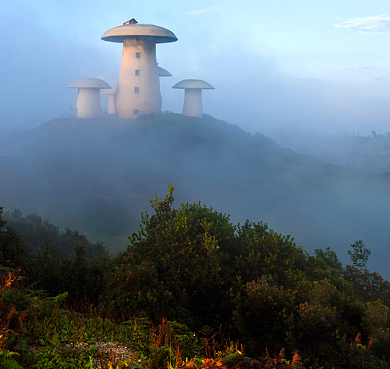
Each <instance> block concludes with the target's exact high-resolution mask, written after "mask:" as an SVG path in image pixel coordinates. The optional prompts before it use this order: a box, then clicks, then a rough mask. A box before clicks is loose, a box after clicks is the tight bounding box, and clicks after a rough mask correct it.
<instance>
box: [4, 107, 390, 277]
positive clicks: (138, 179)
mask: <svg viewBox="0 0 390 369" xmlns="http://www.w3.org/2000/svg"><path fill="white" fill-rule="evenodd" d="M0 144H1V146H0V147H1V149H0V173H1V176H0V206H4V208H5V210H13V209H14V208H16V209H20V210H22V212H23V214H26V213H30V212H37V213H38V214H39V215H40V216H42V218H44V219H49V220H50V221H51V222H53V223H55V224H57V225H59V226H60V227H62V228H65V227H68V228H71V229H77V230H79V231H80V232H81V233H83V234H85V235H86V236H87V237H88V238H90V239H91V240H92V241H100V240H103V241H104V244H105V246H106V247H107V248H109V249H111V251H114V250H117V249H119V248H122V247H123V246H124V245H126V240H127V236H128V235H129V234H130V233H131V232H132V231H134V230H135V229H136V228H137V227H138V224H139V222H140V213H141V212H142V211H145V210H148V209H149V199H151V198H153V197H154V195H155V194H157V195H158V196H160V197H161V196H165V194H166V193H167V187H168V185H171V184H172V185H174V186H175V189H176V190H175V198H176V201H177V202H182V201H183V202H193V201H195V202H197V201H201V202H202V203H203V202H204V203H206V204H207V205H208V206H212V207H213V208H215V209H216V210H219V211H223V212H226V213H230V214H231V219H232V221H233V222H243V221H245V219H250V220H252V221H264V222H267V223H268V224H269V226H270V227H271V228H273V229H275V230H276V231H277V232H280V233H283V234H291V235H292V236H293V237H295V238H296V241H297V243H298V244H302V245H303V246H304V247H305V248H306V249H308V250H313V249H314V248H320V247H327V246H329V247H331V248H332V249H335V250H336V251H338V253H340V257H341V259H343V252H345V250H346V249H347V248H348V247H349V245H350V244H351V243H354V242H355V241H356V240H358V239H363V240H364V241H365V243H366V245H367V247H369V248H371V249H372V250H373V253H372V257H371V259H372V262H373V263H375V262H376V263H377V265H376V266H375V269H376V270H378V271H379V272H381V273H383V274H386V272H387V268H386V267H385V262H386V263H387V264H388V261H389V259H388V258H387V259H386V258H384V257H383V255H382V254H383V253H384V252H385V251H386V249H387V247H388V245H389V242H388V241H389V237H388V234H387V219H389V216H390V206H389V205H390V200H389V196H388V195H387V191H388V190H387V188H386V185H385V184H383V183H382V179H380V178H379V179H378V178H377V179H375V178H373V177H369V176H367V175H365V174H364V173H363V172H361V171H359V170H357V169H351V168H347V167H340V166H336V165H332V164H328V163H326V162H324V161H323V160H320V159H318V158H316V157H313V156H307V155H301V154H297V153H295V152H293V151H292V150H289V149H285V148H282V147H280V146H279V145H277V144H276V143H275V142H274V141H272V140H271V139H269V138H267V137H265V136H264V135H262V134H260V133H256V134H254V135H251V134H250V133H248V132H245V131H243V130H242V129H240V128H239V127H238V126H236V125H232V124H229V123H226V122H224V121H220V120H217V119H214V118H212V117H210V116H207V115H205V116H204V118H203V119H199V118H191V117H184V116H182V115H179V114H162V115H160V116H156V117H140V118H139V119H137V120H121V119H118V118H116V117H111V116H104V117H102V118H99V119H78V118H61V119H55V120H52V121H50V122H48V123H45V124H43V125H42V126H40V127H37V128H34V129H31V130H28V131H23V132H19V133H17V134H14V135H12V136H9V137H7V139H6V140H3V142H0ZM383 182H384V183H387V181H383ZM340 251H341V252H340ZM345 260H347V255H346V252H345ZM381 266H382V268H383V269H381Z"/></svg>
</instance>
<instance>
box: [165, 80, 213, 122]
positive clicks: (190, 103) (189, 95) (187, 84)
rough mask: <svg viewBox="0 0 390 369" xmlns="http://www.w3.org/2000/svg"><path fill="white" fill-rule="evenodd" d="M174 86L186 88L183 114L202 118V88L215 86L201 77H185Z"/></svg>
mask: <svg viewBox="0 0 390 369" xmlns="http://www.w3.org/2000/svg"><path fill="white" fill-rule="evenodd" d="M172 88H183V89H184V90H185V93H184V105H183V111H182V114H183V115H187V116H189V117H199V118H202V116H203V107H202V90H203V89H214V87H213V86H211V85H210V84H209V83H207V82H205V81H202V80H200V79H184V80H183V81H180V82H178V83H176V84H175V85H174V86H173V87H172Z"/></svg>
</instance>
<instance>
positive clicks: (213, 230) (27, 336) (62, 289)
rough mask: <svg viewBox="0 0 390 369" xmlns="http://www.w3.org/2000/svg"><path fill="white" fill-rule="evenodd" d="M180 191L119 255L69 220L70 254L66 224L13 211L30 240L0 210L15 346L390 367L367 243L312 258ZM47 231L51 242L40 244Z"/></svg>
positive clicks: (90, 358) (379, 286) (191, 360)
mask: <svg viewBox="0 0 390 369" xmlns="http://www.w3.org/2000/svg"><path fill="white" fill-rule="evenodd" d="M173 191H174V189H173V187H169V192H168V195H167V196H166V197H165V198H163V199H160V198H158V197H157V196H156V197H155V198H154V199H153V200H152V201H151V206H152V209H153V214H152V215H149V214H148V213H143V214H142V218H141V225H140V228H139V230H138V231H137V232H135V233H133V234H132V235H131V236H130V237H129V241H130V244H129V246H128V247H127V249H126V250H123V251H121V252H119V253H118V254H117V255H116V256H115V257H112V258H111V257H110V256H108V255H107V254H106V253H105V252H101V253H95V254H93V255H92V256H91V255H88V253H87V252H86V249H87V247H86V245H91V244H90V243H89V241H88V240H86V239H85V238H84V237H83V236H80V235H79V234H78V233H77V232H76V231H74V232H73V233H72V232H70V231H68V230H67V232H66V233H65V234H70V233H71V234H74V235H76V237H73V238H71V239H72V240H73V242H74V244H73V248H72V251H71V252H70V253H69V252H68V253H67V254H66V255H65V256H63V257H60V256H59V254H60V253H61V252H62V250H59V249H58V248H59V247H61V243H60V242H59V241H58V240H59V239H61V234H60V233H59V232H58V229H57V228H56V227H54V226H52V225H50V224H49V223H48V222H42V221H41V220H40V218H39V216H37V215H36V214H34V215H33V216H32V217H26V219H25V218H23V217H22V216H21V214H19V213H15V212H14V213H11V214H7V216H8V218H10V217H11V218H19V221H20V224H23V225H24V226H23V227H24V229H25V232H26V233H24V234H23V235H24V238H22V237H21V236H20V235H18V234H17V233H16V232H15V231H14V230H13V229H12V228H11V227H10V226H9V225H8V224H6V223H5V221H4V220H3V219H2V217H1V216H0V222H1V223H0V231H1V233H0V252H1V254H0V265H1V270H0V272H1V273H0V274H1V278H2V279H1V283H2V284H1V286H0V287H1V297H0V298H1V300H0V309H1V311H2V316H6V317H7V319H3V321H1V327H0V328H1V329H2V331H1V333H0V335H1V336H2V340H1V341H0V342H1V347H2V349H3V351H2V353H3V356H4V357H5V356H6V355H8V356H7V359H8V360H11V361H13V362H15V363H16V360H18V361H19V362H20V363H29V364H28V365H30V367H34V368H35V367H36V368H39V367H48V368H49V367H52V366H49V364H47V363H48V362H52V363H57V364H56V366H55V367H72V366H71V364H69V365H68V366H67V364H64V363H63V362H64V361H65V357H68V358H69V357H71V358H72V359H69V363H70V362H71V361H72V360H73V361H72V363H73V364H72V365H73V367H93V366H94V365H95V366H97V365H100V364H97V361H96V358H97V357H99V355H100V357H101V358H102V357H103V356H105V355H106V354H104V351H102V350H101V349H100V348H99V347H100V346H99V345H98V343H99V344H101V343H102V342H108V341H111V342H113V344H114V342H115V344H117V342H121V343H122V345H127V346H129V347H131V348H132V350H133V351H132V352H133V354H134V353H136V354H134V355H135V356H134V357H136V358H137V365H139V366H148V367H156V368H161V367H164V366H167V367H169V366H170V367H177V368H179V367H187V368H200V367H205V368H206V367H210V368H211V367H214V366H215V367H234V366H236V367H239V365H249V366H251V367H252V368H256V367H259V368H260V367H266V365H268V366H267V367H269V368H272V367H274V368H276V367H280V368H282V367H284V368H289V367H294V368H298V367H306V368H309V367H312V368H320V367H325V368H359V369H360V368H373V367H377V368H381V367H383V368H388V367H390V354H389V353H390V331H389V322H388V319H387V315H388V307H387V306H389V305H390V290H389V288H390V286H389V283H388V282H387V281H385V280H383V279H382V278H381V277H380V276H379V275H378V274H376V273H371V272H370V271H369V270H368V269H367V267H366V264H367V260H368V258H369V255H370V250H369V249H368V248H367V247H366V246H365V245H364V243H363V241H361V240H359V241H357V242H355V243H354V244H353V245H351V249H350V250H349V255H350V258H351V265H347V266H345V267H344V266H343V265H342V264H341V263H340V261H339V260H338V258H337V255H336V253H335V252H333V251H332V250H331V249H330V248H326V249H325V250H323V249H317V250H315V253H314V255H309V254H308V253H307V252H305V251H304V250H303V249H302V248H301V247H299V246H297V245H296V244H295V242H294V240H293V239H292V238H291V237H290V236H283V235H281V234H278V233H276V232H274V231H273V230H271V229H268V227H267V225H266V224H265V223H262V222H260V223H252V222H250V221H246V222H245V223H244V224H238V225H233V224H232V223H231V222H230V219H229V216H227V215H226V214H223V213H220V212H217V211H215V210H213V209H211V208H209V207H207V206H206V205H202V204H201V203H193V204H180V205H179V206H178V207H177V208H174V207H173V202H174V198H173ZM12 214H13V215H12ZM0 215H1V214H0ZM28 221H30V222H32V224H36V225H39V227H35V228H34V229H35V231H36V233H35V234H34V236H28V231H27V230H28ZM30 224H31V223H30ZM23 227H22V228H23ZM45 234H47V238H45V237H44V236H45ZM29 240H31V241H29ZM34 240H40V242H41V244H42V243H45V244H46V245H45V247H44V248H43V249H42V248H38V249H35V252H33V251H32V250H31V248H30V247H29V242H35V241H34ZM51 242H52V244H51ZM58 242H59V243H58ZM99 250H100V249H99ZM100 251H104V250H100ZM17 268H20V269H18V270H17ZM22 276H23V277H24V283H23V280H22V279H21V278H22ZM65 302H66V304H65ZM23 321H25V322H27V323H28V324H24V325H23V324H22V323H23ZM238 342H241V345H242V346H240V344H239V343H238ZM80 345H81V346H80ZM28 346H30V350H28ZM31 347H33V350H32V351H31ZM60 348H61V349H60ZM80 348H83V350H81V349H80ZM244 351H245V353H244ZM12 353H14V354H12ZM16 354H20V356H12V355H16ZM10 355H11V356H10ZM245 355H246V359H244V358H245ZM106 356H107V355H106ZM248 356H249V357H251V358H254V359H256V360H257V361H254V360H252V359H249V358H248ZM186 358H187V359H186ZM122 359H123V358H122ZM122 359H121V360H122ZM133 359H134V358H133ZM0 360H1V356H0ZM94 360H95V361H94ZM126 360H127V359H126ZM126 360H125V359H123V360H122V361H120V360H119V361H118V360H117V361H116V362H115V363H116V364H115V365H118V367H125V366H126V365H130V361H129V360H130V359H129V360H128V361H126ZM138 360H139V361H138ZM245 360H247V361H245ZM248 360H252V361H248ZM244 362H246V364H244ZM0 363H1V361H0ZM44 363H46V364H44ZM81 363H82V365H83V366H81ZM240 363H241V364H240ZM133 364H134V363H133ZM133 364H132V365H133ZM25 365H26V364H25ZM44 365H46V366H44ZM53 365H54V364H53ZM110 365H111V364H110ZM112 365H114V364H112ZM237 365H238V366H237ZM101 366H102V367H104V365H103V364H101ZM53 367H54V366H53Z"/></svg>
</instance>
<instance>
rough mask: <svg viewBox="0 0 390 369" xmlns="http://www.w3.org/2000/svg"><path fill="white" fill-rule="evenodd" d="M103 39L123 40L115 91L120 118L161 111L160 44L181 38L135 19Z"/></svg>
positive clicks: (114, 29)
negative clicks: (158, 64) (158, 50)
mask: <svg viewBox="0 0 390 369" xmlns="http://www.w3.org/2000/svg"><path fill="white" fill-rule="evenodd" d="M102 40H104V41H111V42H121V43H123V52H122V61H121V66H120V69H119V76H118V84H117V90H116V94H115V110H116V114H117V115H118V116H119V117H120V118H127V119H134V118H136V117H137V115H138V114H158V113H160V111H161V94H160V81H159V72H158V67H157V60H156V44H157V43H165V42H174V41H177V37H176V36H175V35H174V34H173V33H172V32H171V31H169V30H167V29H166V28H162V27H158V26H154V25H152V24H139V23H137V21H136V20H134V19H131V20H130V21H128V22H125V23H124V24H123V25H122V26H119V27H114V28H111V29H109V30H108V31H107V32H106V33H105V34H104V35H103V36H102Z"/></svg>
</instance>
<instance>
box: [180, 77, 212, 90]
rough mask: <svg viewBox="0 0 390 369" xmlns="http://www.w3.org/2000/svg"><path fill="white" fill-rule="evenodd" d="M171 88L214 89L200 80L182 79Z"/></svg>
mask: <svg viewBox="0 0 390 369" xmlns="http://www.w3.org/2000/svg"><path fill="white" fill-rule="evenodd" d="M172 88H200V89H204V88H207V89H214V87H213V86H211V85H210V83H207V82H205V81H202V80H201V79H183V80H182V81H180V82H178V83H176V84H175V85H174V86H172Z"/></svg>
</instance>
